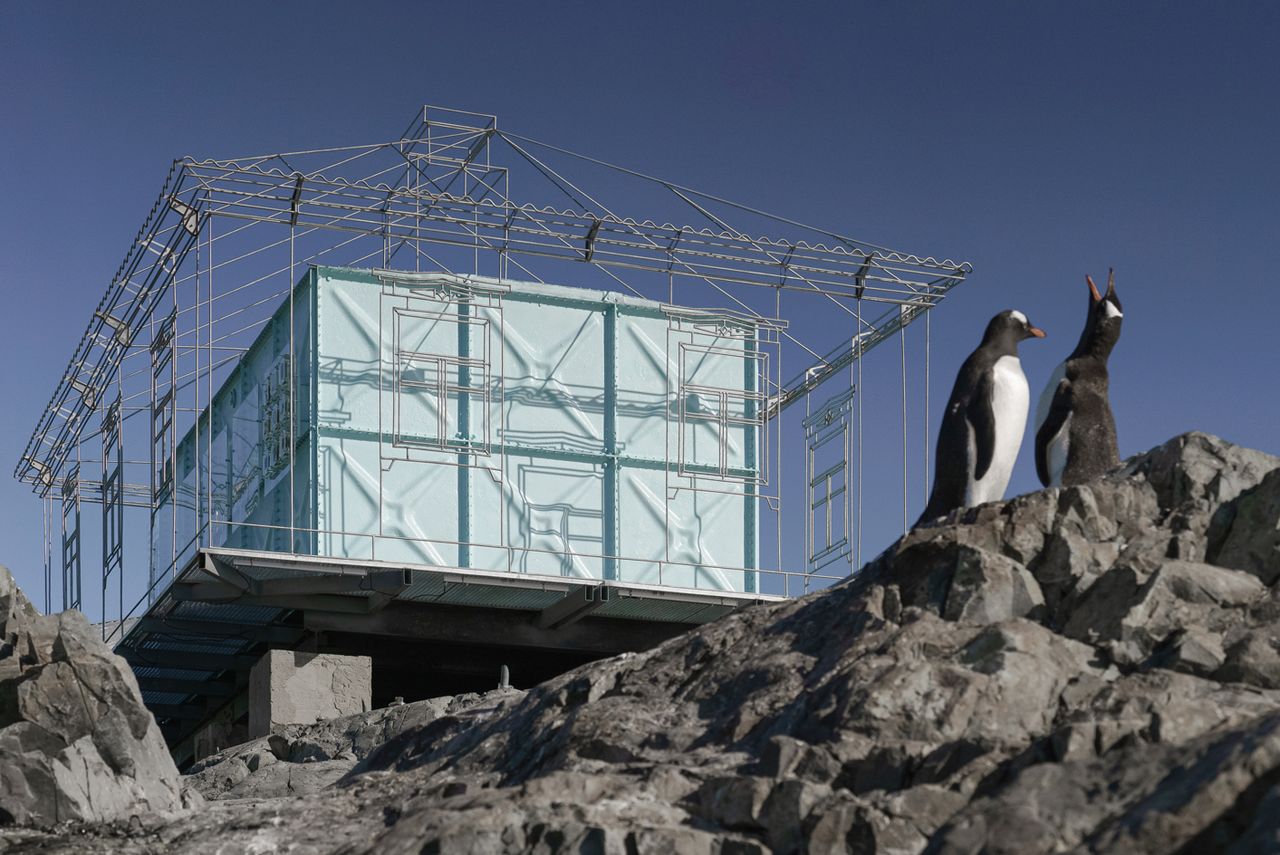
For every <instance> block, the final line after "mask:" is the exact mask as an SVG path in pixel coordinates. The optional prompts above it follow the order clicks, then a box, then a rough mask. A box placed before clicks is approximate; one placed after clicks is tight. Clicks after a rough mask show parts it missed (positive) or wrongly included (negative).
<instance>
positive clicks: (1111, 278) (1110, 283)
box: [1093, 267, 1116, 297]
mask: <svg viewBox="0 0 1280 855" xmlns="http://www.w3.org/2000/svg"><path fill="white" fill-rule="evenodd" d="M1093 290H1094V293H1095V294H1096V293H1097V291H1098V289H1097V288H1095V289H1093ZM1115 295H1116V270H1115V268H1114V267H1112V268H1110V269H1109V270H1107V296H1108V297H1114V296H1115Z"/></svg>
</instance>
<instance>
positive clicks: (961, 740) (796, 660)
mask: <svg viewBox="0 0 1280 855" xmlns="http://www.w3.org/2000/svg"><path fill="white" fill-rule="evenodd" d="M1278 469H1280V459H1277V458H1274V457H1270V456H1268V455H1265V454H1262V453H1260V452H1254V451H1250V450H1248V449H1240V448H1237V447H1235V446H1232V445H1230V444H1229V443H1225V442H1223V441H1222V440H1219V439H1216V438H1214V437H1209V436H1205V435H1203V434H1188V435H1186V436H1183V437H1178V438H1176V439H1174V440H1171V441H1170V442H1168V443H1166V444H1165V445H1163V446H1161V447H1160V448H1157V449H1155V450H1153V451H1151V452H1149V453H1147V454H1144V455H1140V456H1139V457H1137V458H1134V459H1132V460H1130V461H1128V462H1126V464H1125V465H1124V466H1123V467H1122V468H1121V469H1120V470H1119V471H1117V472H1115V473H1112V474H1110V475H1108V476H1106V477H1104V478H1100V479H1098V480H1096V481H1093V482H1091V483H1088V484H1083V485H1077V486H1073V487H1070V488H1066V489H1050V490H1044V491H1040V492H1037V493H1033V494H1030V495H1027V496H1021V497H1017V498H1014V499H1012V500H1010V501H1007V502H1002V503H992V504H988V505H984V506H981V507H978V508H970V509H965V510H962V511H957V512H955V513H953V514H952V515H950V517H948V518H946V519H944V520H941V521H938V522H935V523H933V524H930V525H927V526H923V527H921V528H919V529H916V530H915V531H912V532H911V533H909V534H908V535H906V536H905V537H904V538H902V539H901V540H900V541H899V542H898V543H896V544H894V546H892V547H891V548H890V549H889V550H887V551H886V552H885V553H884V554H882V555H881V556H879V557H878V558H877V559H876V560H875V561H873V562H871V563H870V564H869V565H867V566H866V567H865V568H863V570H862V571H861V572H860V573H859V574H858V575H857V576H856V577H855V578H853V579H851V580H849V581H848V582H846V583H843V584H841V585H837V586H835V587H834V588H832V589H829V590H827V591H822V592H819V593H816V594H813V595H811V596H808V597H805V598H802V599H799V600H793V601H788V602H785V603H780V604H770V605H762V606H757V607H754V608H749V609H742V610H739V611H737V612H735V613H733V614H731V615H728V616H726V617H725V618H723V619H721V620H719V621H716V622H715V623H712V624H708V625H706V626H704V627H700V628H698V629H696V630H694V631H692V632H690V633H688V634H686V635H684V636H681V637H679V638H676V639H672V640H671V641H668V642H666V643H665V644H663V645H661V646H659V647H657V648H655V649H653V650H650V651H646V652H644V653H637V654H629V655H625V656H619V657H615V658H613V659H609V660H604V661H601V662H596V663H592V664H590V665H586V666H583V667H581V668H579V669H576V670H575V671H572V672H570V673H567V674H564V675H562V676H560V677H557V678H555V679H553V680H550V681H548V682H547V683H544V684H543V685H541V686H538V687H535V688H533V689H531V690H529V691H528V692H527V693H510V694H505V695H496V694H495V695H494V696H492V697H486V698H480V699H474V700H472V701H469V702H467V703H455V702H454V701H451V700H442V701H440V702H439V703H437V704H435V705H434V706H432V707H431V708H432V709H433V710H435V711H436V712H433V713H432V714H430V715H428V716H425V717H424V718H422V719H420V720H411V717H410V718H405V719H404V720H403V723H402V725H395V726H388V725H387V724H386V720H385V719H380V718H376V716H379V715H390V714H389V713H384V712H383V711H378V713H376V714H369V715H370V716H374V718H368V719H367V720H357V721H352V722H345V723H332V724H330V725H323V726H321V730H319V731H315V732H304V731H302V730H298V731H284V730H282V731H281V732H280V733H278V734H276V735H275V736H274V737H273V738H272V739H271V740H268V741H266V742H264V743H262V744H254V743H250V744H248V745H246V746H241V747H240V748H239V749H234V750H232V751H230V752H224V755H225V756H224V757H223V759H221V760H219V761H218V762H217V763H214V764H212V765H210V766H208V767H207V768H206V769H205V770H204V771H202V772H200V773H198V774H201V775H203V774H205V772H210V774H213V773H214V770H217V769H220V768H221V767H222V766H223V765H225V766H227V769H226V771H224V772H219V773H217V774H222V775H224V780H226V781H231V780H232V779H233V778H237V776H239V777H238V780H236V781H235V782H234V783H233V784H231V785H229V786H228V787H227V788H226V789H225V792H227V793H228V794H232V793H236V792H237V791H236V789H235V788H243V789H242V790H241V791H240V792H243V793H245V794H246V796H252V798H245V799H239V800H234V801H231V800H226V799H224V800H219V801H213V802H210V805H209V807H207V808H206V809H205V811H204V812H202V813H200V814H197V815H195V816H194V817H191V818H189V819H187V820H185V821H184V823H183V824H182V825H181V827H179V825H178V824H173V823H171V824H166V825H161V826H158V827H156V828H154V829H152V830H150V831H148V832H147V833H149V834H152V835H153V836H154V839H156V840H160V841H163V842H162V844H161V846H162V847H163V848H165V849H168V850H170V851H176V852H190V853H197V852H212V851H216V848H215V845H214V844H213V843H210V841H216V846H218V847H225V848H226V849H227V850H228V851H230V850H232V849H236V848H239V849H246V848H250V845H252V846H253V847H256V848H258V849H260V850H267V849H269V848H270V847H276V848H279V849H282V850H283V849H285V848H290V847H291V848H292V851H298V852H338V851H341V852H344V853H352V854H353V855H355V854H356V853H374V852H377V853H382V852H390V853H400V852H404V853H409V852H412V853H419V852H447V851H492V852H509V853H516V852H545V853H550V852H571V851H572V852H579V851H591V852H619V853H622V852H661V853H663V855H667V853H670V852H674V853H695V852H696V853H746V852H765V851H774V852H801V851H807V852H846V851H848V852H859V853H866V852H880V853H919V852H922V851H930V852H947V853H950V852H966V853H967V852H978V851H984V852H992V853H996V852H1019V853H1021V852H1029V853H1034V852H1050V851H1066V850H1071V849H1080V850H1082V851H1094V852H1135V853H1143V852H1164V851H1179V850H1180V851H1186V852H1200V851H1235V852H1262V851H1273V849H1274V847H1275V844H1276V843H1277V841H1278V840H1280V823H1278V822H1277V821H1276V819H1275V817H1276V815H1277V813H1278V812H1280V591H1277V589H1276V587H1275V586H1276V585H1277V584H1278V581H1277V580H1280V573H1276V572H1273V570H1272V568H1273V564H1272V563H1270V562H1271V561H1272V558H1273V552H1274V550H1273V547H1274V540H1273V537H1274V535H1275V530H1276V517H1275V515H1274V504H1273V499H1274V496H1275V489H1276V487H1275V485H1276V478H1277V476H1276V475H1275V472H1276V471H1277V470H1278ZM1228 562H1230V563H1228ZM410 706H412V705H410ZM353 734H356V735H353ZM359 734H363V735H359ZM378 742H380V743H381V744H376V745H375V743H378ZM344 752H346V753H347V756H349V757H360V758H362V759H360V760H359V761H358V762H357V763H356V765H355V766H354V768H353V769H352V770H351V771H350V772H349V773H348V774H347V775H346V776H345V777H344V778H343V779H342V780H341V781H339V782H337V783H336V784H335V785H331V786H327V787H324V788H323V789H320V790H318V791H316V792H312V793H309V794H304V795H295V797H294V798H291V799H265V800H264V797H265V796H267V795H269V794H271V793H276V792H278V790H279V784H278V782H279V781H281V780H284V781H289V780H292V777H291V775H292V770H296V769H303V768H310V767H316V768H318V769H320V770H322V771H323V770H325V767H324V764H335V763H339V762H341V761H338V760H336V759H321V760H318V761H316V762H310V763H297V762H294V761H296V760H302V759H308V758H312V757H321V758H336V757H338V756H342V755H343V753H344ZM255 758H256V759H255ZM237 762H238V763H240V764H241V765H242V766H243V768H244V770H246V771H247V772H249V774H242V773H241V772H240V771H239V768H238V767H237V766H236V765H235V763H237ZM346 762H349V761H346ZM254 764H257V765H256V768H257V770H258V771H256V772H255V771H253V768H251V767H253V766H254ZM334 768H337V767H336V766H335V767H334ZM303 774H307V773H303ZM255 777H256V778H258V779H259V782H260V783H251V782H254V780H255ZM320 777H322V776H320V775H317V778H316V779H317V780H319V778H320ZM272 781H274V782H277V783H272V784H271V786H270V787H268V786H267V784H268V782H272ZM303 786H305V784H304V785H303ZM295 791H296V789H295ZM232 807H235V808H236V811H235V812H234V813H233V812H231V809H232ZM0 839H3V838H0ZM94 840H95V842H96V843H102V845H104V846H110V845H114V844H109V843H107V842H106V841H108V837H107V836H106V834H105V832H104V833H102V834H99V836H97V837H95V838H94ZM83 841H84V838H83V837H80V838H74V839H73V838H70V837H67V836H52V837H47V838H44V839H42V840H41V841H40V843H41V845H44V846H46V848H48V849H49V851H65V852H72V851H79V850H78V849H77V848H76V847H75V846H73V843H75V844H82V843H83ZM129 845H132V842H130V843H129ZM59 847H62V848H61V849H60V848H59ZM101 851H121V852H123V851H132V850H128V849H126V848H124V844H122V846H121V848H120V849H118V850H116V849H103V850H101Z"/></svg>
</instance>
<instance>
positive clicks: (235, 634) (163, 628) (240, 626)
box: [138, 617, 306, 644]
mask: <svg viewBox="0 0 1280 855" xmlns="http://www.w3.org/2000/svg"><path fill="white" fill-rule="evenodd" d="M138 630H139V631H141V632H147V633H157V634H164V635H175V636H176V635H198V636H204V637H206V638H243V639H246V640H249V641H253V642H262V643H266V644H295V643H297V642H298V641H299V640H301V638H302V636H304V635H305V634H306V630H305V629H303V628H302V627H294V626H255V625H253V624H244V623H232V622H231V621H219V620H191V619H190V618H173V617H144V618H142V619H141V620H139V621H138Z"/></svg>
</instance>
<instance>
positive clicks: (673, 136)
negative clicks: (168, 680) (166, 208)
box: [0, 2, 1280, 594]
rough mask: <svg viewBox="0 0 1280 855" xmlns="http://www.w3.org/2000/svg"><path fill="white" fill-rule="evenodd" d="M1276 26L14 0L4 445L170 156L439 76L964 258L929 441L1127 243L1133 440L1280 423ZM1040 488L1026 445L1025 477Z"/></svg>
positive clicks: (434, 90) (1131, 445)
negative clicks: (984, 345)
mask: <svg viewBox="0 0 1280 855" xmlns="http://www.w3.org/2000/svg"><path fill="white" fill-rule="evenodd" d="M1278 25H1280V12H1277V11H1276V7H1275V6H1273V5H1271V4H1264V3H1244V2H1241V3H1232V4H1210V3H1203V4H1202V3H1176V2H1175V3H1164V4H1158V5H1157V4H1116V3H1100V2H1074V3H1070V4H1068V3H1012V2H1010V3H965V4H959V3H897V4H862V3H831V4H820V3H813V4H757V3H705V4H704V3H665V2H656V3H650V4H645V5H644V6H643V7H636V6H622V5H618V6H610V5H609V4H601V3H589V4H588V3H540V4H533V3H519V4H516V3H502V2H491V3H486V4H483V5H478V6H467V5H465V4H443V3H440V4H435V3H416V4H391V3H378V2H370V3H364V4H360V5H359V7H358V8H357V7H356V6H354V5H351V4H326V3H272V4H261V3H252V4H250V3H234V2H233V3H220V4H173V3H163V4H162V3H128V4H90V3H48V4H36V3H21V4H18V3H13V4H7V5H6V6H5V8H4V10H3V12H0V248H2V249H3V252H0V289H3V290H2V293H3V294H4V295H5V297H6V301H7V303H8V305H7V307H6V308H7V310H6V311H4V312H2V313H0V336H2V339H0V341H3V345H2V346H3V348H4V351H3V352H4V356H5V362H6V364H7V365H8V370H7V371H6V372H3V374H2V375H0V384H3V385H2V386H0V393H2V394H3V400H4V401H5V402H6V405H7V406H6V409H7V411H8V412H7V414H6V418H4V419H3V421H2V422H0V464H3V471H4V472H5V473H8V472H9V471H10V470H11V468H12V466H13V464H14V462H16V460H17V458H18V455H19V453H20V452H21V450H22V448H23V446H24V445H25V442H26V440H27V437H28V436H29V434H30V430H31V427H32V425H33V424H34V421H35V418H36V416H37V415H38V413H39V412H40V410H41V409H42V408H43V406H44V404H45V402H46V401H47V400H48V396H49V394H50V392H51V390H52V388H53V386H54V384H55V382H56V381H57V379H58V377H59V376H60V374H61V372H62V370H63V367H64V365H65V362H66V359H67V357H68V355H69V354H70V352H71V349H72V347H73V346H74V344H75V341H76V340H77V339H78V337H79V334H80V332H81V331H82V330H83V328H84V324H85V323H86V321H87V319H88V315H89V312H90V311H91V309H92V307H93V305H95V304H96V302H97V300H98V298H99V297H100V295H101V293H102V291H103V289H104V287H105V286H106V284H107V282H108V280H109V278H110V276H111V275H112V274H113V273H114V271H115V269H116V267H117V265H118V264H119V262H120V259H121V257H122V256H123V255H124V253H125V250H126V249H127V247H128V245H129V242H130V241H131V240H132V238H133V236H134V235H135V233H136V231H137V228H138V226H139V224H140V223H141V221H142V218H143V216H144V215H145V213H146V211H147V209H148V208H149V206H150V204H151V203H152V201H153V200H154V198H155V195H156V193H157V192H158V190H159V186H160V182H161V180H162V179H163V177H164V174H165V172H166V171H167V169H168V165H169V163H170V161H171V160H173V159H174V158H175V157H179V156H182V155H186V154H193V155H200V156H229V155H237V154H247V153H258V152H268V151H281V150H290V149H299V148H313V147H319V146H326V145H341V144H349V143H356V142H371V141H380V140H382V139H388V138H390V137H392V136H394V135H395V134H396V133H398V132H399V131H400V129H401V128H402V127H403V126H404V125H405V124H406V123H407V121H408V118H409V116H410V114H411V113H412V112H413V110H414V109H415V108H416V106H417V105H419V104H421V103H424V102H427V103H437V104H443V105H447V106H453V107H460V108H464V109H471V110H476V111H483V112H490V113H496V114H497V115H498V116H499V117H500V122H501V124H502V126H503V127H505V128H508V129H512V130H514V131H516V132H518V133H522V134H526V135H528V136H531V137H535V138H538V139H541V140H546V141H549V142H554V143H560V144H564V145H567V146H568V147H570V148H573V149H575V150H578V151H582V152H586V153H590V154H594V155H597V156H601V157H604V158H606V159H608V160H611V161H613V162H616V163H621V164H625V165H628V166H632V167H634V168H637V169H639V170H642V171H644V172H648V173H651V174H656V175H660V176H663V177H667V178H670V179H672V180H675V181H677V182H680V183H683V184H687V185H691V186H694V187H698V188H700V189H703V190H706V191H708V192H712V193H716V194H719V195H723V196H727V197H729V198H733V199H737V200H741V201H743V202H747V203H750V204H752V205H755V206H757V207H760V208H763V209H766V210H770V211H773V212H776V213H778V214H781V215H784V216H791V217H795V218H798V219H802V220H805V221H807V222H811V223H815V224H819V225H822V226H827V227H830V228H831V229H833V230H835V231H839V232H842V233H845V234H851V235H854V236H856V237H859V238H861V239H864V240H867V241H870V242H873V243H877V244H882V245H887V246H893V247H901V248H904V249H907V250H910V251H913V252H920V253H927V254H934V255H938V256H950V257H953V258H963V259H966V260H969V261H971V262H972V263H973V265H974V267H975V274H974V276H973V277H972V279H971V280H970V282H968V283H967V284H965V285H964V286H963V287H961V288H960V289H959V290H957V291H956V292H955V293H954V294H953V295H952V297H951V298H950V299H949V301H948V302H947V304H946V305H945V307H944V309H943V310H942V311H940V312H938V313H936V317H935V318H934V321H933V324H934V325H933V333H934V336H933V343H932V348H933V371H932V375H931V391H932V401H933V409H932V416H933V422H934V425H932V426H931V427H930V435H929V437H928V441H929V442H930V443H931V442H932V431H933V430H934V429H936V422H937V418H938V416H939V414H940V412H941V404H942V402H944V401H945V399H946V396H947V394H948V392H949V390H950V387H951V382H952V380H953V378H954V371H955V367H956V366H958V364H959V362H960V361H961V360H962V359H963V358H964V357H965V356H966V355H967V354H968V353H969V352H970V351H971V350H972V348H973V347H974V346H975V345H976V343H977V340H978V338H979V337H980V335H981V331H982V327H983V326H984V325H985V323H986V320H987V319H988V318H989V317H990V316H991V315H992V314H994V313H995V312H997V311H999V310H1001V309H1004V308H1008V307H1016V308H1020V309H1022V310H1023V311H1025V312H1026V313H1027V314H1028V315H1029V316H1030V317H1031V319H1032V320H1033V321H1034V322H1036V323H1037V324H1039V325H1040V326H1042V327H1044V328H1045V329H1046V330H1047V331H1048V332H1049V338H1048V339H1047V340H1046V341H1044V342H1029V343H1028V344H1026V345H1024V349H1023V357H1024V359H1023V361H1024V366H1025V369H1026V372H1027V375H1028V377H1029V378H1030V381H1031V385H1032V388H1033V395H1035V394H1038V391H1039V386H1040V384H1042V383H1043V382H1044V379H1045V378H1046V377H1047V375H1048V373H1049V371H1050V370H1051V369H1052V367H1053V365H1054V364H1056V362H1057V361H1058V360H1060V359H1061V358H1062V357H1063V356H1064V355H1065V353H1066V352H1067V351H1068V350H1069V349H1070V348H1071V347H1072V345H1073V344H1074V342H1075V339H1076V337H1077V336H1078V334H1079V329H1080V325H1081V323H1082V321H1083V313H1084V302H1085V301H1084V285H1083V276H1084V274H1085V273H1087V272H1090V273H1093V275H1094V276H1095V278H1099V277H1103V276H1105V275H1106V269H1107V267H1108V266H1114V267H1115V268H1116V270H1117V274H1116V281H1117V287H1118V289H1119V291H1120V294H1121V297H1122V299H1123V300H1124V305H1125V310H1126V317H1125V329H1124V336H1123V338H1122V340H1121V342H1120V345H1119V346H1118V348H1117V350H1116V352H1115V354H1114V356H1113V358H1112V366H1111V367H1112V400H1113V404H1114V409H1115V413H1116V418H1117V422H1118V424H1119V433H1120V447H1121V452H1122V454H1124V455H1126V456H1127V455H1130V454H1134V453H1137V452H1139V451H1142V450H1145V449H1147V448H1149V447H1151V446H1153V445H1156V444H1158V443H1160V442H1162V441H1163V440H1165V439H1167V438H1169V437H1171V436H1173V435H1175V434H1177V433H1180V432H1183V431H1186V430H1191V429H1199V430H1204V431H1208V432H1211V433H1216V434H1219V435H1222V436H1224V437H1226V438H1227V439H1230V440H1233V441H1235V442H1239V443H1243V444H1246V445H1250V446H1253V447H1256V448H1261V449H1263V450H1266V451H1270V452H1272V453H1280V395H1278V394H1277V392H1278V391H1280V382H1278V381H1277V379H1276V365H1277V362H1278V361H1280V360H1278V359H1277V357H1278V356H1280V344H1278V343H1277V331H1276V326H1277V321H1280V289H1278V288H1277V286H1276V284H1275V281H1274V280H1275V265H1274V261H1273V255H1274V253H1275V250H1276V246H1277V243H1280V168H1278V167H1277V163H1276V155H1275V150H1276V148H1275V146H1276V140H1277V139H1280V110H1278V109H1277V105H1278V104H1280V97H1278V96H1280V83H1278V81H1280V52H1278V51H1276V49H1275V44H1276V41H1277V37H1280V27H1278ZM637 213H643V212H637ZM890 361H892V360H890ZM868 394H869V395H870V392H869V393H868ZM882 405H883V406H892V405H893V399H892V398H891V397H890V398H889V399H886V400H885V401H883V402H882ZM924 440H925V437H923V436H916V437H912V438H911V440H910V441H911V442H912V443H917V442H923V441H924ZM894 452H895V453H896V449H894ZM918 477H922V476H917V475H913V478H918ZM1035 486H1037V485H1036V481H1035V473H1034V465H1033V459H1032V456H1031V454H1030V453H1029V445H1027V446H1024V451H1023V454H1022V456H1021V457H1020V459H1019V462H1018V466H1017V468H1016V470H1015V474H1014V479H1013V482H1012V484H1011V485H1010V493H1016V492H1022V491H1026V490H1029V489H1033V488H1034V487H1035ZM913 490H914V492H913V493H912V494H911V495H909V496H908V499H909V504H910V505H911V515H912V517H913V518H914V516H915V515H916V514H917V513H918V512H919V508H920V507H921V506H922V505H923V501H924V496H923V484H921V485H920V486H919V489H915V488H913ZM0 502H3V506H4V508H5V511H6V513H5V514H3V516H2V517H0V562H3V563H5V564H7V565H8V566H10V567H11V568H12V569H13V570H14V571H15V572H16V574H17V575H18V578H19V580H20V582H21V583H22V584H23V585H24V586H25V587H26V588H27V589H28V590H29V591H31V592H32V593H33V594H34V593H35V592H37V591H38V590H39V589H40V587H41V585H40V582H39V578H40V566H41V565H40V561H41V559H40V543H39V537H38V529H39V525H40V505H39V503H38V502H37V501H36V500H35V499H34V498H33V497H32V496H31V494H30V493H29V492H28V490H27V488H25V487H23V486H20V485H18V484H16V483H15V482H13V481H11V480H8V478H7V475H6V480H5V481H4V482H3V483H0ZM900 502H901V495H900V494H898V495H897V496H896V497H887V500H886V504H888V505H892V504H894V503H899V504H900ZM872 522H873V521H872V520H871V519H870V517H869V518H868V523H869V524H871V523H872ZM894 527H895V523H894V522H893V515H892V514H890V513H887V512H886V513H882V514H880V515H879V516H877V517H876V519H875V520H874V529H875V531H874V532H873V533H869V534H868V543H869V544H872V545H876V546H883V545H885V544H887V543H888V542H889V540H891V539H892V537H893V536H894V534H895V531H894ZM88 551H89V550H87V552H88Z"/></svg>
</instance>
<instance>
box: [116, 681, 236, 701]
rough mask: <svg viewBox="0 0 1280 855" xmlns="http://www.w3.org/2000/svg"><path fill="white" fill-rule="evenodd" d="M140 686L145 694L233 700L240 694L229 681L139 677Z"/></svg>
mask: <svg viewBox="0 0 1280 855" xmlns="http://www.w3.org/2000/svg"><path fill="white" fill-rule="evenodd" d="M138 686H139V688H141V689H142V691H144V692H165V693H167V694H175V695H204V696H206V697H211V698H231V697H235V695H237V694H239V692H240V690H239V688H237V686H236V684H235V683H232V682H230V681H227V680H175V679H172V678H170V677H139V678H138Z"/></svg>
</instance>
